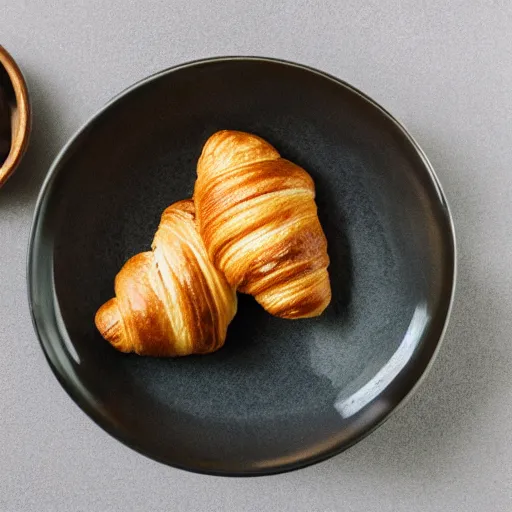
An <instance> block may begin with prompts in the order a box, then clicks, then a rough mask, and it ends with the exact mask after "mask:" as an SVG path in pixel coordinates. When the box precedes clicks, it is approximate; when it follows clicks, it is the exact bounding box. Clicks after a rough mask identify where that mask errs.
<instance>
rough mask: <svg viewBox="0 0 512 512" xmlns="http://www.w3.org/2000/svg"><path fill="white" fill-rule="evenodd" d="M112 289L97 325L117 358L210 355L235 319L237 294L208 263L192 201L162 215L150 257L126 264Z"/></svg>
mask: <svg viewBox="0 0 512 512" xmlns="http://www.w3.org/2000/svg"><path fill="white" fill-rule="evenodd" d="M114 287H115V295H116V296H115V297H114V298H112V299H110V300H109V301H108V302H106V303H105V304H103V306H102V307H101V308H100V309H99V310H98V312H97V313H96V318H95V322H96V326H97V328H98V330H99V331H100V333H101V334H102V336H103V337H104V338H105V339H106V340H108V341H109V342H110V343H111V344H112V345H113V346H114V347H115V348H117V349H118V350H120V351H121V352H136V353H137V354H141V355H151V356H184V355H188V354H204V353H209V352H213V351H215V350H217V349H219V348H220V347H221V346H222V345H223V344H224V341H225V338H226V331H227V327H228V324H229V322H230V321H231V320H232V318H233V316H234V315H235V313H236V305H237V302H236V293H235V291H234V290H233V288H232V287H231V286H229V284H228V283H227V281H226V279H225V278H224V276H223V275H222V274H221V273H220V272H219V271H217V270H216V269H215V267H214V266H213V265H212V264H211V262H210V260H209V258H208V255H207V252H206V249H205V247H204V245H203V242H202V240H201V237H200V236H199V233H198V231H197V228H196V224H195V213H194V203H193V201H192V200H185V201H180V202H178V203H175V204H173V205H172V206H170V207H169V208H167V209H166V210H165V211H164V213H163V215H162V219H161V222H160V225H159V227H158V230H157V232H156V235H155V237H154V239H153V244H152V251H148V252H143V253H140V254H137V255H136V256H134V257H133V258H131V259H130V260H128V261H127V262H126V264H125V265H124V266H123V268H122V269H121V271H120V272H119V274H118V275H117V276H116V279H115V286H114Z"/></svg>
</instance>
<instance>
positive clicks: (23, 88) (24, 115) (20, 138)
mask: <svg viewBox="0 0 512 512" xmlns="http://www.w3.org/2000/svg"><path fill="white" fill-rule="evenodd" d="M0 64H2V65H3V67H4V68H5V70H6V71H7V74H8V75H9V78H10V80H11V83H12V85H13V88H14V93H15V96H16V106H17V109H18V115H19V125H18V128H17V130H16V133H13V134H12V140H11V149H10V151H9V154H8V156H7V159H6V160H5V162H3V163H2V164H1V165H0V187H1V186H2V185H3V184H4V183H5V182H6V181H7V179H8V178H9V176H11V174H12V173H13V172H14V171H15V170H16V168H17V167H18V165H19V163H20V162H21V159H22V157H23V155H24V153H25V151H26V149H27V146H28V140H29V135H30V128H31V111H30V101H29V96H28V89H27V84H26V82H25V79H24V77H23V74H22V72H21V70H20V68H19V67H18V65H17V64H16V62H15V61H14V59H13V58H12V56H11V55H10V54H9V52H8V51H7V50H6V49H5V48H4V47H3V46H2V45H0Z"/></svg>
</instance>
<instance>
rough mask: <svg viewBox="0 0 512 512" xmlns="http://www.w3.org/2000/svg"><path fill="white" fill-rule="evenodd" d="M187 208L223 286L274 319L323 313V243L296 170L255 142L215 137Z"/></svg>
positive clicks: (223, 134) (233, 134)
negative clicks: (226, 284) (224, 282)
mask: <svg viewBox="0 0 512 512" xmlns="http://www.w3.org/2000/svg"><path fill="white" fill-rule="evenodd" d="M194 202H195V205H196V213H197V222H198V228H199V232H200V234H201V236H202V238H203V242H204V244H205V246H206V249H207V250H208V254H209V256H210V259H211V260H212V262H213V263H214V265H215V266H216V267H217V268H218V269H219V270H221V271H222V272H223V273H224V274H225V276H226V278H227V280H228V282H229V284H230V285H231V286H233V287H236V288H238V290H239V291H241V292H244V293H248V294H251V295H254V297H255V298H256V300H257V301H258V302H259V303H260V304H261V305H262V306H263V307H264V309H265V310H267V311H268V312H269V313H271V314H273V315H275V316H278V317H282V318H307V317H313V316H317V315H319V314H321V313H322V312H323V311H324V309H325V308H326V307H327V306H328V304H329V302H330V300H331V287H330V282H329V274H328V272H327V266H328V265H329V257H328V255H327V240H326V238H325V235H324V232H323V230H322V227H321V225H320V221H319V220H318V216H317V208H316V204H315V187H314V183H313V180H312V178H311V176H310V175H309V174H308V173H307V172H306V171H305V170H304V169H302V168H301V167H299V166H298V165H295V164H293V163H292V162H290V161H288V160H285V159H284V158H281V157H280V155H279V153H278V152H277V150H276V149H275V148H274V147H273V146H271V145H270V144H269V143H267V142H266V141H264V140H263V139H261V138H260V137H257V136H255V135H251V134H249V133H243V132H238V131H229V130H223V131H220V132H217V133H215V134H214V135H212V136H211V137H210V138H209V139H208V141H207V142H206V144H205V146H204V148H203V151H202V154H201V157H200V158H199V161H198V165H197V180H196V184H195V188H194Z"/></svg>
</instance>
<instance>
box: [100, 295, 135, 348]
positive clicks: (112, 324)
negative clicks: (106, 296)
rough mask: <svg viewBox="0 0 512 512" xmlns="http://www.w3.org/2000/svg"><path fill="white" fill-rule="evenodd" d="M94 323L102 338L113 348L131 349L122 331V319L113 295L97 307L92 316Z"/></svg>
mask: <svg viewBox="0 0 512 512" xmlns="http://www.w3.org/2000/svg"><path fill="white" fill-rule="evenodd" d="M94 323H95V324H96V328H97V329H98V331H99V332H100V334H101V335H102V336H103V338H105V339H106V340H107V341H108V342H109V343H110V344H111V345H112V346H113V347H114V348H116V349H117V350H120V351H121V352H131V351H132V347H131V346H129V344H128V342H127V339H126V336H125V333H124V326H123V320H122V317H121V312H120V311H119V307H118V305H117V299H116V298H115V297H114V298H113V299H110V300H109V301H107V302H105V304H103V306H101V307H100V309H98V311H97V313H96V316H95V317H94Z"/></svg>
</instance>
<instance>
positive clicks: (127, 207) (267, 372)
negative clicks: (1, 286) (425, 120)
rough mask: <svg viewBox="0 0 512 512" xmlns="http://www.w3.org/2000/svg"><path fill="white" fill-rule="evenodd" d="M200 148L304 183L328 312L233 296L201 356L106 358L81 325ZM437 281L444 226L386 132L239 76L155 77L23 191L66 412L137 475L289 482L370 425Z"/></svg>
mask: <svg viewBox="0 0 512 512" xmlns="http://www.w3.org/2000/svg"><path fill="white" fill-rule="evenodd" d="M219 129H236V130H243V131H249V132H253V133H256V134H258V135H260V136H262V137H264V138H265V139H267V140H268V141H269V142H271V143H272V144H273V145H274V146H275V147H276V148H277V149H278V150H279V151H280V152H281V154H282V155H283V156H284V157H286V158H288V159H290V160H292V161H294V162H296V163H298V164H300V165H301V166H303V167H304V168H305V169H307V170H308V171H309V172H310V174H311V175H312V177H313V179H314V181H315V184H316V190H317V204H318V208H319V216H320V220H321V222H322V225H323V227H324V231H325V233H326V236H327V239H328V243H329V255H330V258H331V266H330V276H331V283H332V290H333V299H332V303H331V305H330V306H329V308H328V309H327V310H326V312H325V313H324V314H323V315H322V316H321V317H319V318H316V319H309V320H300V321H288V320H281V319H277V318H273V317H271V316H270V315H269V314H267V313H265V312H264V311H263V310H262V309H261V307H260V306H258V305H257V304H256V302H255V301H254V300H253V299H252V298H250V297H246V296H243V295H241V296H240V300H239V312H238V314H237V316H236V317H235V320H234V321H233V323H232V324H231V326H230V328H229V331H228V338H227V342H226V345H225V347H224V348H222V349H221V350H220V351H218V352H217V353H215V354H213V355H208V356H195V357H194V356H192V357H187V358H182V359H177V360H172V359H151V358H141V357H137V356H134V355H124V354H121V353H118V352H116V351H115V350H114V349H113V348H111V347H110V346H109V345H108V343H106V342H105V341H104V340H103V339H102V338H101V337H100V335H99V334H98V333H97V331H96V329H95V327H94V322H93V318H94V313H95V312H96V310H97V308H98V307H99V306H100V305H101V304H102V303H103V302H104V301H105V300H106V299H108V298H109V297H111V296H112V292H113V279H114V276H115V275H116V273H117V271H118V270H119V269H120V268H121V266H122V264H123V263H124V262H125V261H126V260H127V259H128V258H129V257H130V256H132V255H133V254H135V253H137V252H140V251H143V250H147V248H148V247H149V244H150V243H151V240H152V237H153V234H154V232H155V230H156V227H157V225H158V221H159V218H160V214H161V212H162V211H163V209H164V208H165V207H166V206H168V205H169V204H171V203H172V202H174V201H176V200H178V199H183V198H186V197H189V196H190V195H191V193H192V190H193V184H194V180H195V164H196V161H197V158H198V157H199V154H200V152H201V148H202V145H203V144H204V142H205V141H206V139H207V138H208V137H209V136H210V135H211V134H212V133H213V132H215V131H216V130H219ZM454 281H455V243H454V233H453V227H452V224H451V219H450V214H449V211H448V208H447V205H446V202H445V199H444V197H443V195H442V191H441V189H440V187H439V184H438V183H437V180H436V178H435V176H434V174H433V172H432V170H431V168H430V166H429V164H428V162H427V161H426V159H425V157H424V155H423V153H422V152H421V150H420V149H419V148H418V146H417V145H416V144H415V142H414V141H413V140H412V139H411V138H410V136H409V135H408V134H407V133H406V132H405V130H404V129H403V128H402V127H401V126H400V125H399V124H398V123H397V122H396V121H395V120H394V119H393V118H392V117H391V116H390V115H389V114H387V113H386V112H385V111H384V110H382V109H381V108H380V107H379V106H378V105H376V104H375V103H374V102H373V101H372V100H370V99H369V98H367V97H365V96H364V95H362V94H361V93H359V92H358V91H357V90H355V89H353V88H352V87H350V86H349V85H347V84H345V83H343V82H340V81H338V80H336V79H333V78H332V77H329V76H327V75H324V74H322V73H320V72H317V71H315V70H311V69H309V68H305V67H302V66H298V65H294V64H291V63H286V62H282V61H273V60H268V59H259V58H224V59H210V60H207V61H199V62H195V63H192V64H187V65H184V66H180V67H178V68H173V69H170V70H167V71H164V72H162V73H160V74H157V75H155V76H153V77H150V78H148V79H146V80H144V81H142V82H140V83H138V84H136V85H135V86H133V87H132V88H130V89H128V90H127V91H125V92H123V93H122V94H121V95H119V96H118V97H116V98H115V99H114V100H113V101H112V102H111V103H110V104H109V105H107V106H106V107H105V108H104V109H103V110H102V111H101V112H100V113H99V114H97V115H96V116H95V117H94V118H93V119H91V120H90V121H89V122H88V123H87V124H86V125H85V126H84V127H83V128H82V129H81V130H80V131H79V132H78V133H77V135H76V136H75V137H74V138H73V139H72V140H71V141H70V143H68V145H67V146H66V147H65V148H64V150H63V151H62V152H61V153H60V155H59V156H58V158H57V160H56V161H55V163H54V165H53V166H52V169H51V171H50V173H49V175H48V178H47V180H46V182H45V184H44V186H43V189H42V191H41V195H40V197H39V201H38V205H37V208H36V213H35V220H34V225H33V230H32V236H31V244H30V251H29V262H28V285H29V298H30V304H31V310H32V315H33V320H34V325H35V328H36V331H37V332H38V335H39V338H40V340H41V343H42V346H43V349H44V351H45V353H46V356H47V358H48V361H49V363H50V365H51V366H52V368H53V370H54V372H55V374H56V376H57V378H58V379H59V381H60V382H61V384H62V385H63V386H64V388H65V389H66V390H67V392H68V393H69V394H70V395H71V397H72V398H73V399H74V400H75V401H76V402H77V403H78V405H79V406H80V407H81V408H82V409H83V410H84V411H85V412H86V413H87V414H88V415H89V416H90V417H91V418H92V419H94V420H95V421H96V422H97V423H98V424H99V425H100V426H101V427H103V428H104V429H105V430H106V431H108V432H109V433H111V434H112V435H114V436H115V437H117V438H118V439H119V440H121V441H122V442H124V443H126V444H128V445H130V446H131V447H133V448H134V449H136V450H138V451H140V452H141V453H143V454H145V455H147V456H149V457H152V458H154V459H157V460H160V461H162V462H165V463H167V464H170V465H173V466H177V467H181V468H184V469H189V470H194V471H199V472H205V473H212V474H219V475H258V474H268V473H275V472H281V471H286V470H290V469H295V468H298V467H302V466H305V465H307V464H310V463H313V462H317V461H319V460H322V459H325V458H327V457H329V456H331V455H333V454H336V453H338V452H340V451H342V450H343V449H345V448H347V447H348V446H350V445H351V444H353V443H355V442H357V441H358V440H360V439H361V438H362V437H364V436H365V435H366V434H368V433H369V432H370V431H371V430H372V429H373V428H375V427H376V426H377V425H379V424H380V423H381V422H382V421H383V420H384V419H385V418H386V417H387V416H388V415H389V414H390V413H391V412H392V411H393V410H394V409H395V408H396V407H397V406H398V405H399V404H400V403H401V402H402V400H403V399H404V398H405V397H406V396H407V395H408V394H409V392H410V391H411V390H412V389H413V387H414V386H415V384H416V383H417V382H418V381H419V379H420V378H421V376H422V375H423V374H424V372H425V370H426V369H427V367H428V365H429V363H430V362H431V360H432V358H433V356H434V354H435V352H436V349H437V347H438V345H439V342H440V339H441V337H442V334H443V332H444V328H445V325H446V321H447V317H448V314H449V309H450V305H451V299H452V295H453V289H454Z"/></svg>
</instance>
